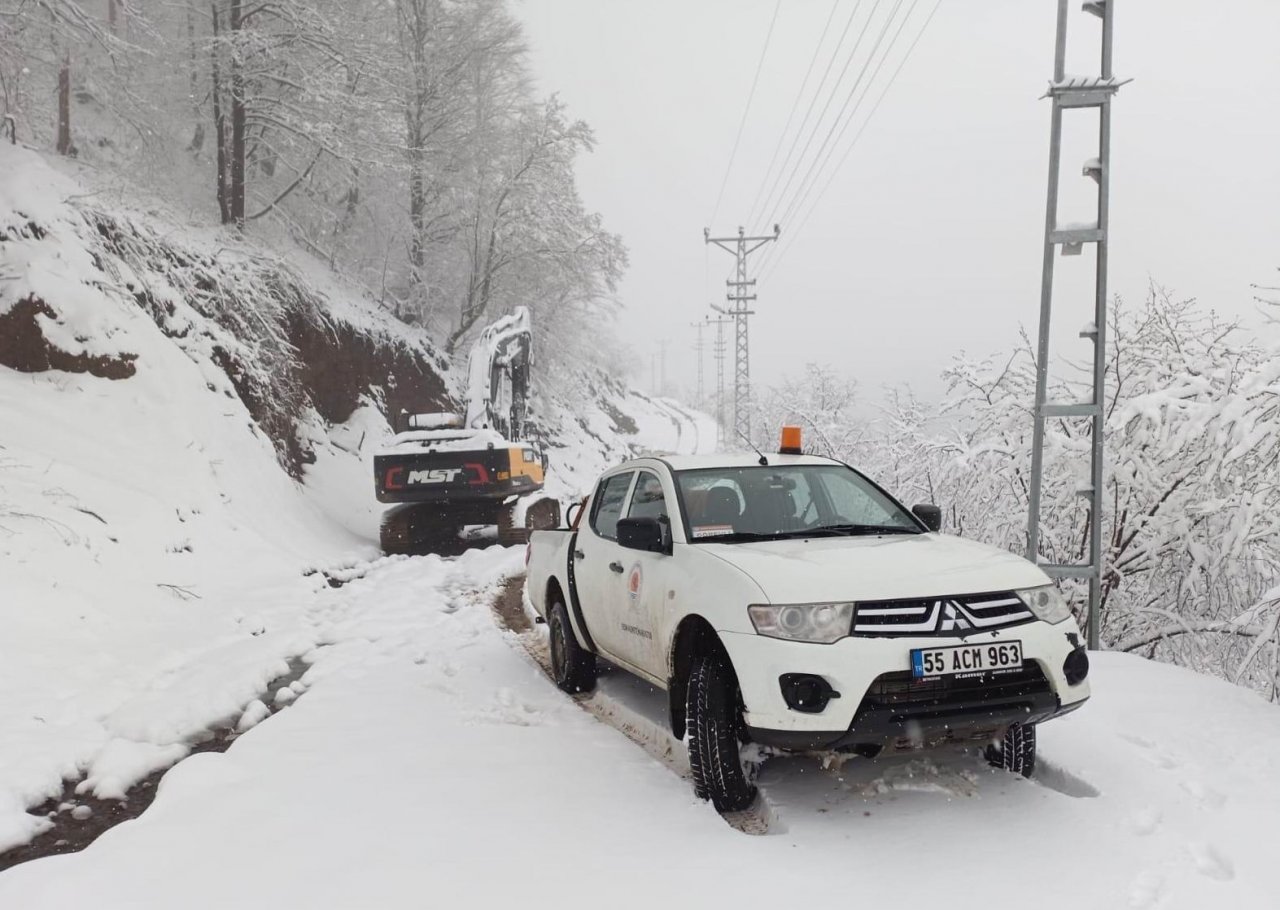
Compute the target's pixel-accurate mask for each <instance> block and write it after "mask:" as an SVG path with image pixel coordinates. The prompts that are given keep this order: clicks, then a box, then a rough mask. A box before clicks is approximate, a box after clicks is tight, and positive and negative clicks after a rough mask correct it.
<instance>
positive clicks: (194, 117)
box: [187, 7, 217, 157]
mask: <svg viewBox="0 0 1280 910" xmlns="http://www.w3.org/2000/svg"><path fill="white" fill-rule="evenodd" d="M187 47H189V48H190V49H191V72H190V74H189V76H190V83H191V122H192V123H193V124H194V126H193V127H192V133H191V143H190V144H189V145H188V146H187V151H189V152H190V153H191V154H192V155H195V156H197V157H199V155H200V152H201V151H202V150H203V149H204V121H203V120H202V119H200V102H199V101H198V100H197V99H198V98H199V97H200V68H199V65H198V64H197V63H196V16H195V12H194V11H193V10H192V9H191V7H187ZM214 53H215V54H216V53H217V50H216V49H215V51H214ZM215 83H216V80H215ZM215 88H216V84H215Z"/></svg>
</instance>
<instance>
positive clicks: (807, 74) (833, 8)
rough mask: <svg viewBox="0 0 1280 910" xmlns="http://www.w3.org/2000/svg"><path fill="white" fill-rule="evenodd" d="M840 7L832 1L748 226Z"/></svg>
mask: <svg viewBox="0 0 1280 910" xmlns="http://www.w3.org/2000/svg"><path fill="white" fill-rule="evenodd" d="M839 5H840V0H832V3H831V12H829V13H827V21H826V24H825V25H823V26H822V34H821V35H820V36H818V43H817V44H816V45H815V46H814V48H813V56H812V57H810V58H809V68H808V69H806V70H805V71H804V79H802V80H800V91H798V92H796V97H795V100H794V101H792V102H791V111H790V113H788V114H787V122H786V124H785V125H784V126H783V127H782V132H781V133H779V134H778V142H777V144H776V145H775V146H774V147H773V155H772V156H770V158H769V166H768V167H767V168H765V169H764V176H763V177H762V178H760V186H759V188H757V189H756V195H755V199H753V200H752V202H751V209H750V214H749V215H748V216H747V224H754V223H755V220H756V207H757V206H758V205H759V204H760V202H761V197H762V196H763V195H764V188H765V184H767V183H768V182H769V175H770V174H772V173H773V166H774V165H775V164H776V163H777V162H778V152H780V151H782V143H783V142H784V141H785V140H786V138H787V131H788V130H790V129H791V121H792V120H794V119H795V116H796V111H797V110H798V109H799V108H800V99H801V98H803V97H804V90H805V88H807V87H808V85H809V77H810V76H811V75H813V67H814V64H816V63H817V62H818V53H819V52H820V51H821V50H822V45H823V43H824V42H825V41H826V40H827V32H828V31H830V29H831V20H832V19H834V18H835V16H836V7H838V6H839Z"/></svg>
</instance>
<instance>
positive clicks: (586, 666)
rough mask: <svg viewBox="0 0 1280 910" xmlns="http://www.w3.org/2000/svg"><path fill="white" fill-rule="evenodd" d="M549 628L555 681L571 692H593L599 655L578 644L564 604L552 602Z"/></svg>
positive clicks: (552, 674) (574, 693)
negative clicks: (597, 656)
mask: <svg viewBox="0 0 1280 910" xmlns="http://www.w3.org/2000/svg"><path fill="white" fill-rule="evenodd" d="M547 628H548V629H549V630H550V632H551V676H552V678H553V679H554V680H555V683H556V685H557V686H559V687H560V688H561V689H562V690H564V691H565V692H568V693H569V694H570V695H577V694H578V693H579V692H590V691H591V690H592V689H594V688H595V687H596V656H595V655H594V654H592V653H591V652H590V651H588V650H587V649H586V648H584V647H582V645H580V644H578V639H577V638H576V637H575V636H574V634H573V626H571V625H570V624H569V611H568V610H566V609H565V608H564V604H562V603H554V604H552V605H551V615H550V617H549V618H548V619H547Z"/></svg>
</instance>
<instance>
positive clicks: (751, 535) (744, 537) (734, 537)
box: [693, 531, 791, 543]
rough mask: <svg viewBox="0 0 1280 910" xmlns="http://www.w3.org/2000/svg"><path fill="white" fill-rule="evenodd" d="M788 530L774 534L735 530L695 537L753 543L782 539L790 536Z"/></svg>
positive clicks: (710, 541) (714, 540)
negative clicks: (728, 532) (727, 532)
mask: <svg viewBox="0 0 1280 910" xmlns="http://www.w3.org/2000/svg"><path fill="white" fill-rule="evenodd" d="M790 536H791V535H790V534H788V533H787V532H786V531H780V532H777V533H773V534H761V533H759V532H756V531H734V532H733V533H732V534H713V535H711V536H708V537H695V538H694V540H693V542H694V543H752V542H755V541H759V540H781V539H782V538H783V537H790Z"/></svg>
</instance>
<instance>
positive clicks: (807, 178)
mask: <svg viewBox="0 0 1280 910" xmlns="http://www.w3.org/2000/svg"><path fill="white" fill-rule="evenodd" d="M918 2H919V0H911V6H909V7H908V8H907V13H906V15H905V16H903V17H902V20H901V21H900V22H899V23H898V29H897V31H895V32H894V34H893V38H892V39H891V40H890V42H889V45H888V46H887V47H886V48H885V51H884V54H883V55H881V57H880V61H879V64H878V65H877V67H876V73H877V74H878V73H879V72H880V66H882V65H883V64H884V61H885V60H886V59H887V58H888V56H889V55H890V54H891V53H893V46H894V44H895V43H896V42H897V40H898V38H899V37H900V36H901V35H902V30H903V28H904V27H905V26H906V24H907V22H908V21H909V19H910V18H911V13H912V12H913V11H914V10H915V7H916V3H918ZM902 3H903V0H897V2H896V3H895V4H894V6H893V9H892V10H890V12H889V16H888V18H887V19H885V21H884V26H883V27H882V28H881V29H880V34H879V36H877V38H876V43H875V44H874V45H873V46H872V48H871V51H870V52H869V53H868V54H867V59H866V60H865V61H864V62H863V64H862V69H861V70H859V71H858V77H857V79H855V80H854V83H853V85H852V87H850V89H849V94H848V96H846V98H845V100H844V104H842V105H841V107H840V112H839V113H838V114H836V119H835V120H833V121H832V123H831V128H830V129H829V130H827V135H826V136H824V137H823V139H822V145H820V146H819V147H818V151H817V152H816V153H815V154H814V157H813V161H812V162H811V163H810V165H809V170H808V171H807V172H806V173H805V175H804V177H803V178H801V180H800V183H799V184H798V185H797V186H796V192H795V195H794V196H792V197H791V201H790V202H789V203H788V204H787V205H786V207H785V208H783V210H782V215H781V217H780V218H778V219H777V220H779V221H788V220H789V219H790V218H791V214H792V212H794V211H795V210H796V207H797V203H798V202H799V201H800V200H801V199H802V198H805V197H807V196H808V193H809V191H810V190H811V189H812V188H813V184H814V182H815V181H816V178H817V175H820V174H821V172H822V169H823V168H825V167H826V165H827V162H828V161H830V160H831V156H832V155H833V154H834V153H835V150H836V148H837V146H838V145H839V141H840V138H842V137H843V136H844V134H845V132H846V131H847V130H848V129H849V124H850V123H852V122H853V121H854V119H855V118H856V117H857V114H858V108H859V107H860V106H861V104H862V101H863V99H865V98H866V97H867V91H868V90H870V88H871V85H872V83H873V82H874V80H875V76H874V75H873V76H872V81H871V82H867V83H866V86H865V88H864V89H863V92H862V94H861V95H860V96H858V100H857V103H853V100H854V96H856V95H858V88H859V87H860V86H862V84H863V79H865V78H866V75H867V70H869V69H870V68H871V62H872V61H873V60H875V59H876V54H877V53H878V52H879V50H880V45H881V44H883V43H884V37H885V35H887V34H888V33H889V27H890V26H891V25H892V24H893V20H894V18H895V17H896V16H897V15H898V10H900V9H901V8H902ZM851 104H852V107H850V105H851ZM846 111H848V117H847V118H846V117H845V112H846ZM841 121H843V125H842V124H841ZM837 126H839V127H840V132H839V135H838V136H837V138H836V141H835V142H834V143H833V142H832V141H831V140H832V137H833V136H836V127H837ZM824 153H825V154H824Z"/></svg>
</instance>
